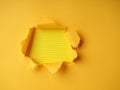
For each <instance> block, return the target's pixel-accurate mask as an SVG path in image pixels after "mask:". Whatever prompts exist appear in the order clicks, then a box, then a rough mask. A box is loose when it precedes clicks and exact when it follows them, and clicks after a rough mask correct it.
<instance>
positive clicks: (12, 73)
mask: <svg viewBox="0 0 120 90" xmlns="http://www.w3.org/2000/svg"><path fill="white" fill-rule="evenodd" d="M43 16H44V17H50V18H53V19H55V20H58V21H59V22H60V23H62V24H63V25H66V26H68V27H69V29H74V30H77V31H79V33H80V34H81V37H82V39H83V44H82V46H81V48H80V50H79V52H80V60H79V61H78V62H77V63H71V64H68V65H67V66H66V67H64V69H62V70H60V71H59V72H58V73H56V74H54V75H51V74H50V73H49V72H48V71H47V70H46V69H45V68H41V70H40V71H34V72H31V71H29V70H27V69H26V67H27V65H28V61H27V60H24V58H23V55H22V54H21V52H20V49H21V46H20V42H21V41H22V40H23V39H24V38H25V37H26V35H27V32H28V31H27V30H28V29H29V28H30V27H31V26H33V25H36V24H39V22H40V17H43ZM0 90H120V1H119V0H0Z"/></svg>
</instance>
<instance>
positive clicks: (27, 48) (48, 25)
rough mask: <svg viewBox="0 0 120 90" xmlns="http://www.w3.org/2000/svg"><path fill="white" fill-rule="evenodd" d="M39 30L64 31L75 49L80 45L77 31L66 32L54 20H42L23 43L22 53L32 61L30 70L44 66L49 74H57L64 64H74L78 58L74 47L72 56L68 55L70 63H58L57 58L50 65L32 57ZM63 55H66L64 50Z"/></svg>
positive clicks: (71, 50) (30, 31)
mask: <svg viewBox="0 0 120 90" xmlns="http://www.w3.org/2000/svg"><path fill="white" fill-rule="evenodd" d="M38 28H39V29H45V30H49V29H50V30H51V29H58V30H59V29H60V30H64V31H65V33H64V34H65V35H66V37H67V39H68V41H69V42H70V46H72V47H73V48H77V47H78V45H79V43H80V36H79V35H78V33H77V32H76V31H72V30H66V28H65V27H63V26H61V25H60V24H58V23H56V22H54V21H52V20H49V19H45V18H43V19H41V23H40V24H39V25H37V26H36V27H33V28H31V29H30V30H29V33H28V36H27V38H26V39H25V40H24V41H22V53H23V54H24V55H25V56H26V57H29V59H31V61H30V63H29V66H28V68H29V69H31V70H34V69H35V68H36V67H37V66H39V65H42V66H44V67H46V68H47V69H48V71H49V72H51V73H56V72H57V71H58V70H59V69H60V68H61V66H62V63H63V62H73V61H74V59H75V58H77V51H76V50H75V49H73V48H72V47H71V49H70V52H71V55H68V56H70V57H69V58H70V60H68V61H57V58H53V59H55V60H56V61H53V62H52V61H51V62H50V63H49V62H41V61H40V59H38V58H34V57H32V56H30V53H31V52H32V51H31V47H33V46H32V43H33V38H34V36H35V32H36V30H38ZM50 30H49V32H50ZM57 34H59V33H57ZM54 38H56V39H57V37H54ZM58 41H59V40H58ZM37 43H38V42H37ZM53 43H55V42H53ZM45 45H46V44H45ZM35 48H37V47H35ZM38 49H39V48H38ZM53 49H54V46H53ZM42 50H44V49H42ZM48 50H49V49H48ZM34 51H35V50H34ZM39 51H41V50H39ZM47 53H48V52H46V54H47ZM62 53H64V50H63V52H62ZM34 54H35V53H34ZM48 54H49V53H48ZM52 55H53V54H52ZM34 56H35V55H34ZM48 56H49V58H51V57H52V56H50V55H48ZM64 57H65V56H64ZM69 58H68V59H69ZM59 59H60V58H59ZM65 59H67V58H66V57H65Z"/></svg>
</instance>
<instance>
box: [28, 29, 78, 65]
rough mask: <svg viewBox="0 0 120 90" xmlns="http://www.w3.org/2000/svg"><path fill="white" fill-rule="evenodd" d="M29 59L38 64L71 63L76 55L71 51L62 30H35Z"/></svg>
mask: <svg viewBox="0 0 120 90" xmlns="http://www.w3.org/2000/svg"><path fill="white" fill-rule="evenodd" d="M29 57H31V58H33V59H34V60H35V62H37V63H39V64H42V63H57V62H72V61H73V59H74V58H75V57H77V53H76V51H75V50H74V49H72V47H71V43H70V42H69V40H68V39H67V37H66V34H65V31H64V30H62V29H39V28H37V29H36V30H35V33H34V37H33V41H32V45H31V50H30V53H29Z"/></svg>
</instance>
